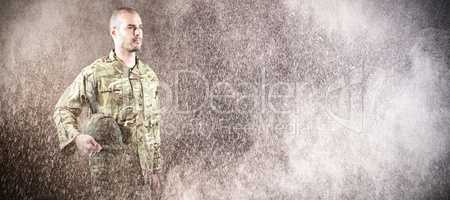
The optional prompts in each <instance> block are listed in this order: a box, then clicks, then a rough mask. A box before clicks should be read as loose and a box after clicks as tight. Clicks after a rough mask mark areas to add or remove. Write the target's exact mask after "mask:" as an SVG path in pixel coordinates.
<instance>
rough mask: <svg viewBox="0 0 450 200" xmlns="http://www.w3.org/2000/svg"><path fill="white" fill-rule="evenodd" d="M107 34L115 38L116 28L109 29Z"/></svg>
mask: <svg viewBox="0 0 450 200" xmlns="http://www.w3.org/2000/svg"><path fill="white" fill-rule="evenodd" d="M109 34H110V35H111V37H113V38H115V37H116V36H117V28H116V27H111V28H110V31H109Z"/></svg>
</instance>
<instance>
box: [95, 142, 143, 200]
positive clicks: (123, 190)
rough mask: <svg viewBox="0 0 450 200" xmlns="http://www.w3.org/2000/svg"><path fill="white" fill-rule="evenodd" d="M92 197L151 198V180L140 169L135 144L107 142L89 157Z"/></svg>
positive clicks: (99, 199)
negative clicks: (145, 178)
mask: <svg viewBox="0 0 450 200" xmlns="http://www.w3.org/2000/svg"><path fill="white" fill-rule="evenodd" d="M89 167H90V173H91V179H92V181H91V182H92V199H96V200H146V199H151V190H150V184H148V183H146V181H145V180H144V177H143V175H142V173H141V167H140V165H139V158H138V154H137V151H136V149H135V148H132V145H126V144H121V145H104V146H103V149H102V151H100V152H99V153H97V154H95V155H93V156H91V157H90V159H89Z"/></svg>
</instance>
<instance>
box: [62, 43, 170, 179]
mask: <svg viewBox="0 0 450 200" xmlns="http://www.w3.org/2000/svg"><path fill="white" fill-rule="evenodd" d="M123 65H124V63H123V61H121V60H120V59H118V58H117V57H116V55H115V53H114V50H112V51H111V52H110V54H109V56H106V57H104V58H100V59H98V60H96V61H95V62H94V63H92V64H90V65H88V66H87V67H85V68H84V69H83V70H82V71H81V73H80V74H79V75H78V76H77V77H76V79H75V81H74V82H73V83H72V84H71V85H70V86H69V87H68V88H67V89H66V90H65V91H64V93H63V95H62V96H61V97H60V99H59V101H58V103H57V104H56V106H55V113H54V116H53V118H54V121H55V123H56V127H57V130H58V138H59V142H60V148H61V150H67V149H73V148H75V144H74V143H75V142H74V141H73V140H74V138H75V136H77V135H78V134H80V129H79V127H78V121H77V118H78V116H79V115H80V113H81V110H82V107H83V106H88V107H89V108H90V111H91V113H104V114H106V115H110V116H112V117H113V118H114V119H115V120H116V122H117V123H118V124H119V126H120V127H121V129H122V132H123V134H129V135H130V137H129V139H128V141H129V143H131V144H133V145H135V146H136V148H137V152H138V155H139V159H140V164H141V168H142V170H143V171H145V172H153V173H155V172H158V171H159V170H160V169H161V153H160V144H161V140H160V125H159V124H160V123H159V121H160V107H159V95H158V91H157V87H158V84H159V81H158V78H157V76H156V74H155V72H154V71H153V70H152V69H151V68H150V67H149V66H148V65H146V64H144V63H143V62H142V61H140V60H139V59H138V58H137V59H136V65H135V66H134V67H133V68H129V71H128V72H123V71H122V66H123Z"/></svg>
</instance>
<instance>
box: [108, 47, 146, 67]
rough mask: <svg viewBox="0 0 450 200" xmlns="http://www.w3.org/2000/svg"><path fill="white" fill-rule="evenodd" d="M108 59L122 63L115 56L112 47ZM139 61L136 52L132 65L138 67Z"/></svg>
mask: <svg viewBox="0 0 450 200" xmlns="http://www.w3.org/2000/svg"><path fill="white" fill-rule="evenodd" d="M108 60H110V61H111V62H114V61H117V62H120V63H122V64H124V62H123V61H122V60H121V59H120V58H118V57H117V55H116V52H115V50H114V49H112V50H111V51H110V52H109V55H108ZM140 62H141V61H140V60H139V56H138V55H137V54H136V62H135V64H134V66H133V67H138V66H139V64H140Z"/></svg>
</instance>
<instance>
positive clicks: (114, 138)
mask: <svg viewBox="0 0 450 200" xmlns="http://www.w3.org/2000/svg"><path fill="white" fill-rule="evenodd" d="M85 132H86V134H88V135H90V136H92V137H93V138H94V139H95V140H96V141H97V143H99V144H100V145H113V144H122V143H123V140H122V133H121V131H120V127H119V125H118V124H117V122H116V121H115V120H114V118H113V117H112V116H109V115H106V114H103V113H95V114H93V115H92V116H91V117H90V119H89V120H88V122H87V126H86V129H85Z"/></svg>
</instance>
